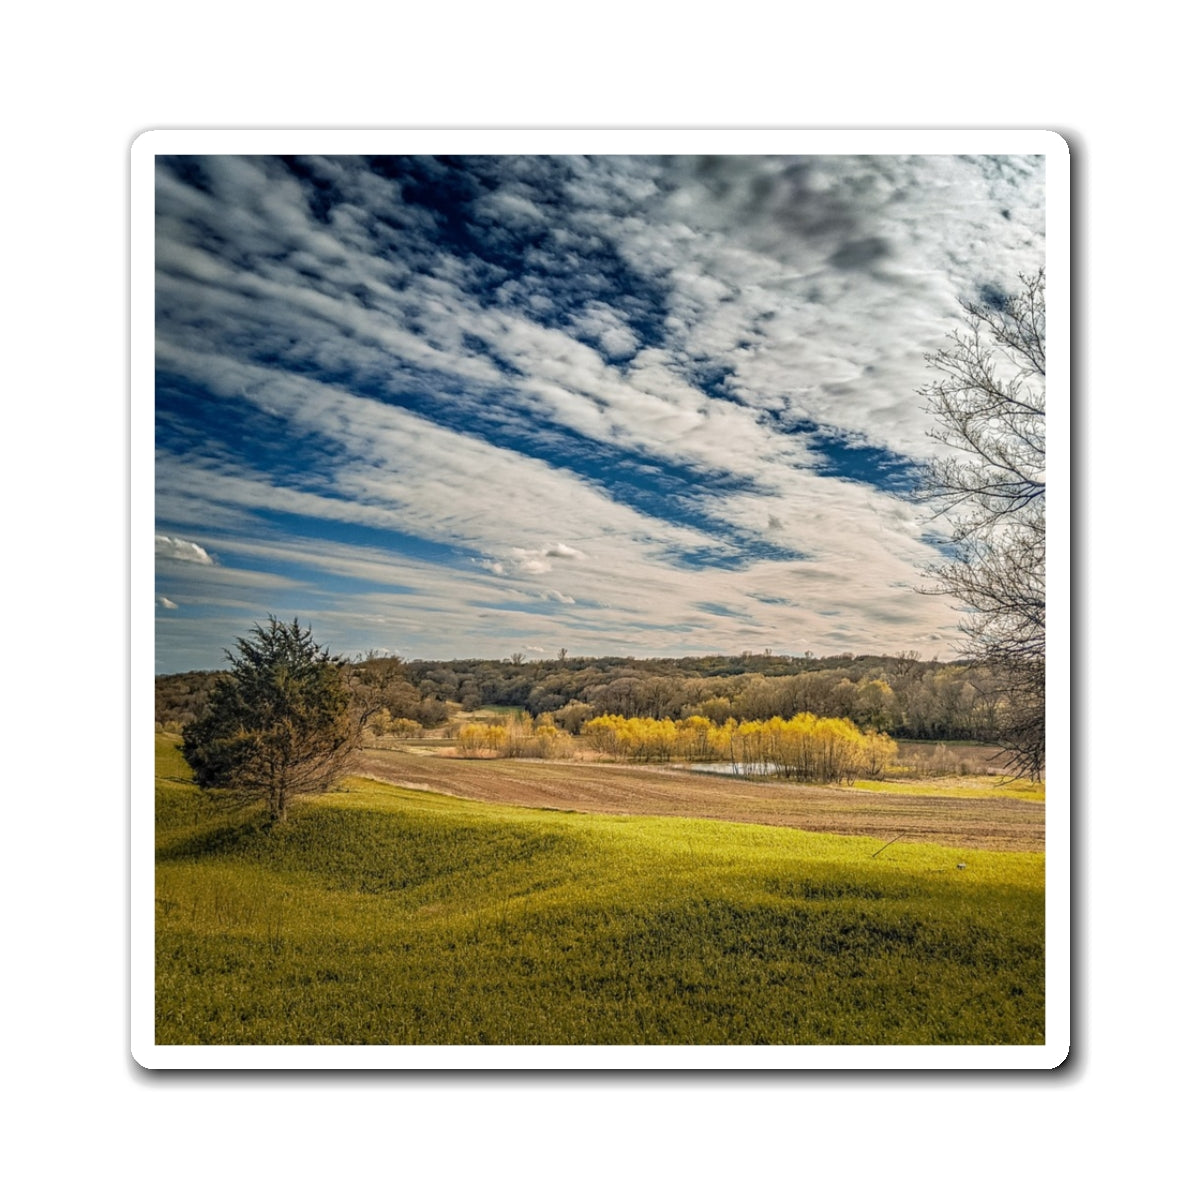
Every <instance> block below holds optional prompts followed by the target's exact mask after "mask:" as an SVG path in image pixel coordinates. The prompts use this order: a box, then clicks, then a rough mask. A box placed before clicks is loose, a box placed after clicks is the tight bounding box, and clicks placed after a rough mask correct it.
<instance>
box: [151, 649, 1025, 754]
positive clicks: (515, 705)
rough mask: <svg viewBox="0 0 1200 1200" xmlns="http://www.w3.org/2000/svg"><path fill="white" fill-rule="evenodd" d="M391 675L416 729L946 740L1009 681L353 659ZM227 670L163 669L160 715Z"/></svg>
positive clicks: (610, 662) (599, 663)
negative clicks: (814, 733) (749, 728)
mask: <svg viewBox="0 0 1200 1200" xmlns="http://www.w3.org/2000/svg"><path fill="white" fill-rule="evenodd" d="M364 666H366V667H371V668H374V670H375V671H376V673H377V674H379V673H382V672H386V674H387V676H388V684H387V687H388V693H387V710H388V713H389V716H390V718H391V719H392V720H393V721H395V722H405V723H408V724H409V727H410V728H411V730H412V732H417V731H418V730H419V729H432V728H435V727H437V726H439V725H443V724H444V723H445V722H446V721H447V720H448V719H449V718H450V717H451V715H453V714H454V713H455V712H459V711H463V712H474V711H477V710H479V709H486V708H507V709H518V710H523V711H524V712H526V713H528V714H529V715H530V716H531V717H533V718H542V723H543V724H545V723H546V720H547V719H549V720H552V721H553V722H554V724H555V726H556V727H558V728H559V729H562V730H564V731H565V732H567V733H570V734H579V733H581V732H582V731H583V729H584V726H585V725H586V724H587V723H588V722H589V721H591V720H593V719H594V718H596V717H600V716H605V715H610V716H615V717H624V718H648V719H652V720H657V721H663V720H672V721H685V720H687V719H688V718H689V717H703V718H706V719H707V720H708V721H710V722H712V723H714V724H715V725H723V724H724V723H725V722H727V721H729V720H735V721H764V720H768V719H770V718H772V717H779V718H782V719H783V720H785V721H786V720H790V719H791V718H793V717H795V716H797V715H798V714H801V713H811V714H813V715H814V716H817V717H825V718H840V719H846V720H850V721H853V722H854V723H855V724H856V725H857V726H859V727H860V728H861V729H863V730H869V731H875V732H878V733H886V734H890V735H892V736H894V737H900V738H915V739H930V740H937V741H960V740H961V741H966V740H977V741H991V740H994V739H995V737H996V734H997V730H998V728H999V723H1000V721H1001V720H1002V718H1003V708H1004V704H1005V700H1004V695H1003V690H1002V688H1001V687H1000V685H999V681H998V680H997V679H996V677H995V676H994V675H993V673H992V671H991V670H990V669H989V668H988V667H986V666H983V665H980V664H978V663H972V662H970V661H966V660H963V661H955V662H949V663H941V662H939V661H937V659H933V660H922V659H920V658H919V657H918V656H917V655H916V654H915V653H912V652H909V653H904V654H897V655H857V656H854V655H850V654H842V655H835V656H832V657H825V658H818V657H815V656H812V655H809V654H806V655H803V656H790V655H783V654H772V653H770V652H764V653H760V654H751V653H745V654H740V655H709V656H704V657H692V658H654V659H637V658H621V657H608V658H591V657H578V658H576V657H571V656H570V655H569V654H567V652H566V651H565V650H563V651H560V652H559V653H558V655H557V656H556V657H555V658H551V659H532V660H531V659H527V658H526V657H525V656H524V655H522V654H513V655H511V656H510V657H509V658H507V659H502V660H498V659H456V660H452V661H446V662H430V661H420V660H413V661H405V660H402V659H393V658H382V657H375V656H367V658H366V659H359V660H358V661H357V662H352V663H346V664H345V665H344V668H343V669H344V670H346V671H347V672H348V673H349V674H355V673H356V672H361V671H362V669H363V667H364ZM221 675H222V672H220V671H190V672H185V673H182V674H176V675H160V676H158V677H157V678H156V680H155V722H156V725H157V727H158V728H159V729H160V730H164V731H167V732H179V730H180V729H181V728H182V727H183V726H184V725H187V724H188V723H190V722H192V721H194V720H197V719H199V718H200V717H202V716H203V715H204V712H205V705H206V701H207V697H208V695H209V694H210V692H211V690H212V688H213V686H214V685H215V684H216V682H217V680H218V679H219V678H220V677H221Z"/></svg>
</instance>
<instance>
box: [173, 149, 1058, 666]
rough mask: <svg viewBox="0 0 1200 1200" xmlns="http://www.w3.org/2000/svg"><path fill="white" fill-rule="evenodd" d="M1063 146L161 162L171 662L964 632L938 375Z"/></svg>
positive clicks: (702, 646)
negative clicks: (954, 577)
mask: <svg viewBox="0 0 1200 1200" xmlns="http://www.w3.org/2000/svg"><path fill="white" fill-rule="evenodd" d="M1043 258H1044V175H1043V168H1042V161H1041V159H1040V158H1038V157H1028V158H1014V157H1003V158H995V157H967V156H912V157H901V156H888V157H864V156H849V155H845V156H831V157H823V158H817V157H791V158H788V157H761V156H737V157H718V158H692V157H688V158H683V157H647V156H639V157H629V158H620V157H613V156H598V157H562V156H531V157H516V156H494V157H479V158H462V157H455V158H428V157H426V158H404V157H386V158H378V159H366V158H353V159H352V158H344V157H334V158H321V157H304V158H286V159H285V158H251V157H242V156H238V157H216V156H196V157H167V156H161V157H160V158H159V159H158V162H157V170H156V268H157V270H156V325H155V337H156V360H157V367H156V447H157V467H156V500H155V518H156V534H155V551H156V560H155V561H156V582H155V588H156V598H155V614H156V639H155V645H156V670H157V671H159V672H165V671H178V670H187V669H193V668H209V667H217V666H219V665H221V661H222V648H223V647H225V646H229V645H231V644H232V642H233V639H234V638H236V637H237V636H239V635H241V634H243V633H244V632H245V630H246V629H247V628H248V627H249V626H250V625H251V624H252V623H253V622H255V621H261V620H262V619H263V618H264V617H265V616H266V614H267V613H273V614H275V615H277V616H280V617H283V618H285V619H289V618H291V617H292V616H297V617H299V618H300V620H301V622H302V623H304V624H310V625H311V626H312V627H313V630H314V632H315V633H316V635H317V637H318V639H319V640H320V641H321V642H322V643H323V644H328V645H330V646H331V647H332V649H333V650H335V651H336V652H339V653H345V654H354V653H357V652H360V651H366V650H369V649H378V650H383V651H388V652H391V653H396V654H400V655H403V656H405V657H410V658H453V657H505V656H507V655H509V654H512V653H514V652H517V651H520V652H522V653H524V654H526V655H527V656H529V657H538V656H540V655H547V656H550V655H553V654H555V653H557V651H558V649H559V647H566V648H567V649H568V651H569V652H570V653H571V654H573V655H585V654H591V655H599V654H632V655H638V656H645V655H682V654H696V653H711V652H719V653H739V652H741V651H743V650H755V651H758V650H762V649H764V648H767V647H770V648H772V649H773V650H774V651H775V652H776V653H791V654H798V653H802V652H803V651H805V650H811V651H813V652H814V653H816V654H832V653H840V652H843V651H851V652H854V653H871V652H899V651H903V650H916V651H917V652H918V653H920V654H921V655H922V657H926V658H928V657H932V656H934V655H939V654H940V655H941V656H942V657H943V658H945V657H949V656H950V655H951V654H952V653H953V649H952V648H953V645H954V641H955V626H956V622H957V615H956V613H955V612H954V610H953V608H952V607H951V605H950V603H949V602H948V601H947V600H946V599H944V598H939V597H933V596H928V595H923V594H921V593H920V592H919V591H918V590H917V589H918V588H919V587H920V585H921V582H922V575H921V572H922V568H923V566H924V565H925V564H927V563H928V562H929V560H930V558H931V555H933V554H935V553H936V551H935V550H933V549H932V548H931V544H932V540H933V537H934V535H935V534H936V532H937V526H936V525H935V524H931V523H930V521H929V520H928V514H926V513H924V512H923V511H922V510H921V509H920V508H919V507H918V506H917V505H916V504H915V503H914V502H913V501H912V499H911V496H910V490H909V489H910V488H911V484H912V480H913V478H914V473H915V472H916V471H917V470H918V469H919V467H920V464H921V462H922V461H923V460H924V459H925V458H927V457H928V456H929V455H931V454H934V453H938V452H939V447H938V446H937V444H936V443H934V442H933V441H932V440H931V439H930V438H929V437H928V435H927V431H928V428H929V425H930V422H929V418H928V416H927V415H926V414H925V413H924V411H923V407H922V401H921V398H920V397H919V396H918V395H917V389H918V388H919V387H921V386H922V385H923V384H925V383H927V382H929V380H930V375H929V371H928V368H927V366H926V364H925V361H924V356H925V355H926V354H927V353H931V352H933V351H935V350H937V349H938V348H939V347H940V345H941V344H942V342H943V339H944V338H945V337H946V335H947V334H948V333H950V332H951V330H953V328H954V327H955V325H956V324H959V323H961V314H960V309H959V307H958V298H959V297H969V298H977V297H986V296H989V295H995V294H997V293H999V294H1002V293H1003V292H1005V291H1006V290H1008V289H1011V288H1012V287H1013V286H1014V285H1015V283H1016V279H1017V275H1018V273H1019V272H1022V271H1024V272H1029V271H1032V270H1036V269H1037V268H1038V267H1039V266H1041V265H1042V263H1043Z"/></svg>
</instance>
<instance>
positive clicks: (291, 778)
mask: <svg viewBox="0 0 1200 1200" xmlns="http://www.w3.org/2000/svg"><path fill="white" fill-rule="evenodd" d="M225 656H226V658H228V659H229V662H230V670H229V672H228V673H227V674H226V675H224V676H223V677H222V678H221V680H220V681H219V682H218V683H217V685H216V687H215V688H214V689H213V692H212V695H211V697H210V699H209V703H208V712H207V714H206V715H205V716H204V717H202V718H201V719H200V720H198V721H194V722H193V723H192V724H190V725H188V726H187V727H186V728H185V729H184V731H183V756H184V758H185V759H187V762H188V764H189V766H191V768H192V771H193V773H194V774H195V778H196V782H197V783H198V784H199V785H200V786H201V787H202V788H229V789H231V790H233V791H236V792H239V793H241V794H242V795H244V796H247V797H249V798H253V799H257V800H265V801H266V803H267V808H268V810H269V812H270V814H271V818H272V819H273V820H275V821H282V820H284V819H285V818H286V816H287V811H288V805H289V804H290V802H291V801H292V799H293V798H294V797H296V796H301V795H310V794H314V793H318V792H324V791H328V790H329V788H331V787H332V786H333V785H334V783H335V782H336V781H337V779H338V777H339V776H340V775H341V774H342V772H343V770H344V768H345V766H346V762H347V760H348V758H349V757H350V755H351V754H352V753H353V751H354V750H355V748H356V747H357V746H358V744H359V742H360V739H361V733H362V728H363V725H364V724H365V722H366V720H367V718H368V716H369V715H370V712H369V710H368V709H367V708H366V707H364V706H362V705H355V704H354V703H353V693H352V692H351V688H350V686H349V685H348V683H347V681H346V678H345V676H344V674H343V669H344V666H345V664H344V663H343V662H342V660H341V659H337V658H334V657H331V656H330V654H329V653H328V652H327V651H326V650H324V649H322V648H321V647H319V646H318V645H317V644H316V643H315V642H314V640H313V635H312V630H311V629H301V628H300V624H299V622H298V621H296V620H295V619H293V620H292V623H291V624H290V625H288V624H284V623H283V622H281V621H277V620H276V619H275V618H274V617H269V618H268V620H267V625H266V626H265V627H263V626H261V625H255V626H254V628H253V630H252V631H251V635H250V636H249V637H247V638H238V639H237V653H233V652H232V651H229V650H226V652H225Z"/></svg>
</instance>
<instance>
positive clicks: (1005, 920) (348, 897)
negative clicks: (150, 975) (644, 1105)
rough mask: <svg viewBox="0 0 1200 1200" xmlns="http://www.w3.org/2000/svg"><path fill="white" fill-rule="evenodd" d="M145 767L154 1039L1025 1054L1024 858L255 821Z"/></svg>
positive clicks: (385, 811) (1030, 940)
mask: <svg viewBox="0 0 1200 1200" xmlns="http://www.w3.org/2000/svg"><path fill="white" fill-rule="evenodd" d="M158 750H159V758H158V776H159V779H158V790H157V814H156V822H157V825H156V828H157V836H156V842H157V856H158V865H157V883H156V908H157V914H156V976H157V988H156V1041H157V1042H159V1043H160V1044H181V1043H207V1044H242V1045H251V1044H280V1043H286V1044H370V1043H389V1044H417V1043H432V1044H480V1043H506V1044H588V1043H596V1044H761V1043H770V1044H931V1043H932V1044H952V1043H958V1044H998V1043H999V1044H1038V1043H1041V1042H1042V1040H1043V1007H1044V987H1043V978H1044V968H1043V942H1044V933H1043V931H1044V913H1043V909H1044V903H1043V902H1044V883H1043V867H1044V859H1043V855H1041V854H1037V853H996V852H989V851H983V850H963V849H950V848H946V847H942V846H937V845H931V844H923V845H917V844H907V843H903V842H901V843H897V844H894V845H891V846H887V847H886V849H882V847H884V845H885V842H884V841H883V840H881V839H879V838H859V837H841V836H833V835H829V834H815V833H808V832H805V831H802V830H798V829H790V828H769V827H765V826H759V825H751V824H730V823H726V822H723V821H717V820H691V819H685V818H668V817H618V816H609V815H600V814H594V813H586V814H584V813H565V812H553V811H547V810H542V809H534V808H518V807H510V806H505V805H501V804H496V803H480V802H478V801H474V800H464V799H454V798H450V797H446V796H440V795H437V794H433V793H430V792H417V791H410V790H407V789H404V788H400V787H396V786H391V785H387V784H383V783H379V782H373V781H369V780H365V779H356V780H351V781H349V782H348V783H347V785H346V787H345V790H342V791H339V792H336V793H332V794H330V795H328V796H325V797H321V798H320V799H317V800H314V801H310V802H308V803H305V804H302V805H298V806H297V807H296V809H295V811H294V812H293V814H292V815H291V817H290V818H289V820H288V821H287V822H286V823H285V824H283V825H281V826H277V827H275V828H268V827H266V826H265V825H264V819H263V815H262V814H261V813H260V812H258V811H256V810H250V809H243V808H239V807H236V806H229V805H226V806H222V805H221V804H219V803H214V801H213V800H212V799H211V798H210V797H209V796H206V795H203V794H202V793H200V792H199V790H198V789H197V788H196V787H195V786H194V785H193V784H192V783H191V782H190V781H189V778H188V771H187V768H186V766H185V764H184V763H183V760H182V758H181V757H180V755H179V753H178V750H177V747H176V745H175V744H174V742H173V741H171V740H170V739H167V738H160V739H159V746H158ZM959 864H964V865H963V866H962V867H960V866H959Z"/></svg>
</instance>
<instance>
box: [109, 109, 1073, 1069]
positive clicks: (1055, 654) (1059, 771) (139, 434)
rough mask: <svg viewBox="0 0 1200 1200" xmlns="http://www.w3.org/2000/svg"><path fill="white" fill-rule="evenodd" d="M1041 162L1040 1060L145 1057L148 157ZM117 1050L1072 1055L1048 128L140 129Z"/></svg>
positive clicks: (1052, 154) (148, 1005)
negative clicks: (122, 1000) (126, 796)
mask: <svg viewBox="0 0 1200 1200" xmlns="http://www.w3.org/2000/svg"><path fill="white" fill-rule="evenodd" d="M168 153H171V154H285V153H322V154H359V153H372V154H432V153H437V154H472V153H489V154H497V153H503V154H513V153H529V154H579V153H590V154H660V153H665V154H687V153H704V154H714V153H717V154H1042V155H1044V156H1045V160H1046V268H1047V288H1046V303H1047V324H1048V326H1049V337H1050V339H1051V341H1050V344H1051V346H1052V348H1053V349H1052V351H1051V355H1050V361H1049V370H1048V378H1047V387H1048V389H1049V392H1050V396H1051V403H1050V411H1049V418H1048V443H1049V454H1048V463H1047V468H1048V475H1049V478H1050V479H1051V481H1052V490H1051V494H1050V496H1051V498H1050V504H1049V506H1048V528H1047V538H1048V547H1047V548H1048V555H1049V573H1048V579H1047V609H1048V612H1047V620H1048V646H1049V663H1048V675H1047V730H1048V739H1049V742H1048V759H1049V772H1048V773H1049V775H1050V781H1051V782H1050V792H1051V794H1050V796H1049V797H1048V799H1047V805H1046V847H1047V853H1046V1044H1045V1045H1044V1046H986V1047H985V1046H784V1047H753V1046H712V1047H682V1046H645V1047H641V1046H578V1047H573V1046H481V1047H467V1046H411V1047H410V1046H382V1047H379V1046H220V1047H217V1046H158V1045H155V1044H154V831H153V809H154V753H153V749H154V748H153V733H152V731H153V710H154V704H153V691H152V680H153V676H154V622H153V618H152V616H151V615H147V616H146V617H142V616H141V615H140V614H142V613H147V614H149V613H150V609H149V599H150V597H151V596H152V595H153V592H154V558H153V548H152V547H153V538H152V537H151V534H152V533H153V530H154V158H155V155H157V154H168ZM130 172H131V173H130V221H131V228H130V255H131V257H130V347H131V348H130V386H131V401H130V404H131V410H130V428H131V435H130V438H131V441H130V523H131V533H130V565H131V590H130V597H131V602H130V625H131V628H130V679H131V684H130V722H131V723H130V739H131V747H130V783H131V800H130V806H131V811H130V1050H131V1053H132V1055H133V1058H134V1059H135V1061H136V1062H138V1063H139V1064H140V1065H141V1066H143V1067H146V1068H150V1069H155V1070H158V1069H170V1068H189V1069H190V1068H203V1069H210V1070H211V1069H225V1068H239V1069H242V1068H271V1069H278V1068H287V1069H299V1068H303V1069H322V1070H339V1069H362V1068H374V1069H381V1068H382V1069H397V1068H399V1069H406V1070H418V1069H419V1070H429V1069H446V1070H480V1069H484V1070H591V1069H601V1070H628V1069H638V1070H679V1069H687V1070H789V1069H796V1068H803V1069H810V1070H811V1069H830V1068H837V1069H851V1070H877V1069H917V1068H919V1069H926V1070H928V1069H935V1070H936V1069H952V1070H980V1069H984V1070H987V1069H996V1068H1004V1069H1042V1070H1044V1069H1049V1068H1054V1067H1057V1066H1059V1065H1060V1064H1062V1063H1063V1062H1064V1061H1065V1059H1066V1058H1067V1055H1068V1053H1069V1051H1070V995H1071V957H1070V932H1071V911H1070V882H1071V875H1070V866H1071V862H1070V797H1071V780H1070V765H1071V764H1070V727H1071V722H1070V715H1071V697H1070V684H1071V677H1070V665H1071V664H1070V619H1071V607H1070V597H1071V588H1070V580H1071V576H1070V465H1071V459H1070V403H1069V398H1070V394H1071V393H1070V351H1069V345H1070V342H1069V337H1070V313H1071V307H1070V282H1071V281H1070V272H1071V262H1070V156H1069V149H1068V146H1067V144H1066V142H1065V141H1064V140H1063V139H1062V138H1061V137H1060V136H1059V135H1058V134H1056V133H1053V132H1049V131H1045V130H853V131H851V130H769V129H750V130H737V129H716V130H713V129H708V130H699V129H697V130H680V129H660V130H632V129H592V130H581V129H525V130H486V129H474V130H463V129H420V130H402V131H397V130H374V131H373V130H254V131H250V130H153V131H149V132H147V133H143V134H142V135H140V136H139V137H138V138H137V139H136V140H135V142H134V143H133V146H132V149H131V152H130Z"/></svg>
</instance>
